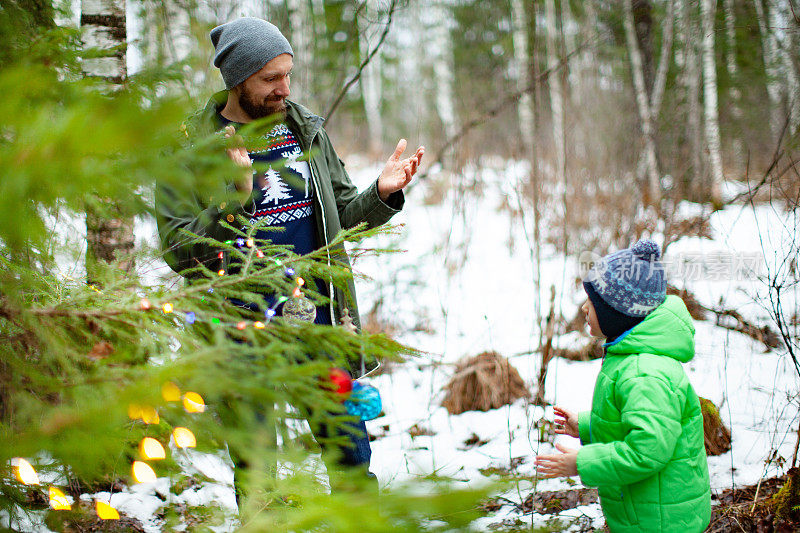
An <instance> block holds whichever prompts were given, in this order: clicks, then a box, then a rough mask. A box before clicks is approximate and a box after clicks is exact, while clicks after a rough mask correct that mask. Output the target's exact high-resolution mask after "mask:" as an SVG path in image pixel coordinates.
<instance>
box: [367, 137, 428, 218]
mask: <svg viewBox="0 0 800 533" xmlns="http://www.w3.org/2000/svg"><path fill="white" fill-rule="evenodd" d="M407 144H408V143H407V142H406V140H405V139H400V142H399V143H397V148H395V149H394V153H393V154H392V155H391V156H390V157H389V160H388V161H387V162H386V166H385V167H384V168H383V172H381V175H380V177H379V178H378V196H380V197H381V200H383V201H384V202H385V201H386V200H388V199H389V195H391V194H392V193H394V192H397V191H400V190H402V189H404V188H405V186H406V185H408V184H409V183H411V178H413V177H414V174H416V173H417V168H419V163H420V161H422V156H423V155H424V154H425V147H423V146H420V147H419V148H417V151H416V152H415V153H414V155H412V156H411V157H408V158H406V159H400V156H401V155H403V152H404V151H405V149H406V145H407Z"/></svg>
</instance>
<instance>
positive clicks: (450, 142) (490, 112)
mask: <svg viewBox="0 0 800 533" xmlns="http://www.w3.org/2000/svg"><path fill="white" fill-rule="evenodd" d="M588 45H589V41H584V42H582V43H581V44H580V45H578V46H577V47H576V48H575V50H573V51H572V52H570V53H568V54H567V55H565V56H564V57H563V58H562V59H561V61H559V62H558V64H557V65H556V66H554V67H552V68H549V69H547V70H545V71H543V72H542V73H541V74H539V75H538V76H536V77H535V78H533V79H532V80H531V82H530V83H529V84H528V85H527V86H525V87H523V88H522V89H520V90H518V91H514V92H512V93H509V94H508V95H506V97H505V98H503V99H502V100H500V102H498V103H497V105H495V106H493V107H491V108H489V109H487V110H486V111H485V112H484V113H483V114H481V115H480V116H478V117H477V118H474V119H472V120H470V121H469V122H467V123H466V124H464V125H463V126H462V127H461V129H460V130H458V131H457V132H456V133H455V134H454V135H452V136H451V137H450V138H448V139H447V140H446V141H445V142H444V144H443V145H442V147H441V148H440V149H439V151H438V152H436V156H435V157H434V159H433V161H432V162H431V164H430V165H429V166H428V169H430V168H431V167H432V166H434V164H435V163H441V162H442V159H443V158H444V155H445V153H446V152H447V151H448V150H449V149H450V148H452V147H453V146H454V145H455V144H456V143H457V142H458V140H459V139H461V138H462V137H463V136H464V135H466V134H467V133H469V132H470V131H471V130H473V129H475V128H477V127H478V126H481V125H482V124H484V123H485V122H486V121H487V120H489V119H490V118H492V117H495V116H497V115H498V114H499V113H500V112H501V111H502V110H503V109H505V108H506V107H508V106H509V105H512V104H515V103H516V102H517V101H518V100H519V99H520V98H521V97H522V95H523V94H526V93H529V92H532V91H533V90H534V89H535V88H536V86H537V85H539V84H541V83H543V82H546V81H547V79H548V78H549V77H550V75H551V74H553V73H555V72H557V71H559V70H561V69H562V68H564V67H565V66H567V65H568V64H569V62H570V61H571V60H572V58H574V57H575V56H576V55H578V54H579V53H580V52H582V51H583V50H584V49H585V48H587V47H588ZM427 176H428V171H427V170H426V171H425V172H423V173H421V174H420V175H419V177H418V178H417V179H418V180H423V179H425V178H426V177H427ZM413 185H414V182H412V183H411V185H410V186H413Z"/></svg>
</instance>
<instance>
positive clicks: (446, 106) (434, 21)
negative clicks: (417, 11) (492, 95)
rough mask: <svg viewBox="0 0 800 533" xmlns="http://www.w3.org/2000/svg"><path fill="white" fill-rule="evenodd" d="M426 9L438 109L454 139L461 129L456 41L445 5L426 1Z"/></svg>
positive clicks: (450, 136)
mask: <svg viewBox="0 0 800 533" xmlns="http://www.w3.org/2000/svg"><path fill="white" fill-rule="evenodd" d="M425 4H427V9H422V10H421V11H422V13H425V12H427V16H425V17H424V20H429V21H430V24H429V26H428V35H429V36H430V43H429V48H428V50H427V52H428V54H425V55H429V57H430V60H431V62H432V67H433V80H434V84H435V100H436V112H437V114H438V115H439V120H441V122H442V126H443V128H444V138H445V139H451V138H453V136H455V135H456V132H457V129H458V117H457V115H456V109H455V106H454V105H453V100H454V98H455V96H454V91H453V85H454V83H455V82H454V76H453V44H452V39H451V38H450V17H449V12H448V10H447V8H446V7H445V6H443V5H442V4H441V3H440V2H437V1H436V0H434V1H433V2H423V5H425Z"/></svg>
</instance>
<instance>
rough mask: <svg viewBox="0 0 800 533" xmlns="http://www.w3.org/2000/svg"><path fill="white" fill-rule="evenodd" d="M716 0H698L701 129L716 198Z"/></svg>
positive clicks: (719, 165) (719, 184) (718, 147)
mask: <svg viewBox="0 0 800 533" xmlns="http://www.w3.org/2000/svg"><path fill="white" fill-rule="evenodd" d="M716 5H717V2H716V0H702V4H701V12H702V21H703V41H702V42H703V101H704V104H705V109H704V115H705V126H706V127H705V133H706V145H707V147H708V159H709V167H710V171H711V195H712V198H715V199H718V198H719V197H720V191H721V189H722V182H723V181H724V176H723V173H722V154H721V152H722V147H721V144H722V143H721V141H720V134H719V117H718V114H719V112H718V108H717V65H716V59H715V57H714V15H715V12H716Z"/></svg>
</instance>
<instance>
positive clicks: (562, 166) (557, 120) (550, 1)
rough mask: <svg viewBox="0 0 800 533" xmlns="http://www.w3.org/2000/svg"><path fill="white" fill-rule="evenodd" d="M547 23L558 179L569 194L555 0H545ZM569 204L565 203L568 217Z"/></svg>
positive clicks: (548, 64) (548, 63)
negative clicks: (567, 189) (567, 188)
mask: <svg viewBox="0 0 800 533" xmlns="http://www.w3.org/2000/svg"><path fill="white" fill-rule="evenodd" d="M544 12H545V23H546V25H547V32H546V33H547V68H548V69H550V70H551V72H552V74H551V75H550V77H549V78H548V85H549V86H550V110H551V114H552V117H553V148H554V151H555V154H554V155H555V163H556V165H555V168H556V175H555V178H556V180H560V181H562V182H563V183H564V194H565V195H566V194H567V191H566V185H567V174H566V166H567V161H566V159H567V157H566V151H565V150H566V147H565V145H566V142H565V139H564V93H563V91H562V84H561V75H560V73H559V70H558V62H559V61H558V24H557V22H556V7H555V3H554V0H545V3H544ZM566 210H567V206H566V204H565V205H564V214H565V218H566Z"/></svg>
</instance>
